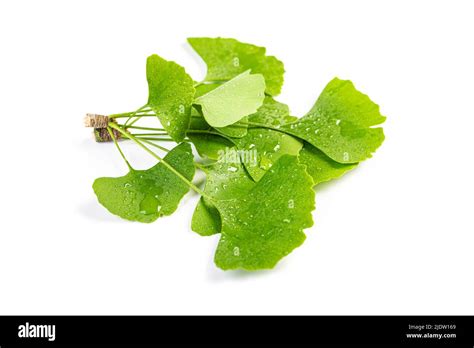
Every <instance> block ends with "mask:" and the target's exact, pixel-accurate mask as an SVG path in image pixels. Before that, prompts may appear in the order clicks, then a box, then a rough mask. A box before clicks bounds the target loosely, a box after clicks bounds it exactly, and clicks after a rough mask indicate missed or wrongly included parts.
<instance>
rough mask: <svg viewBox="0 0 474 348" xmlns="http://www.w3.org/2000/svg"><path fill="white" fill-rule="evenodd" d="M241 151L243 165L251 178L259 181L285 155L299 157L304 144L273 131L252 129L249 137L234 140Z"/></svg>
mask: <svg viewBox="0 0 474 348" xmlns="http://www.w3.org/2000/svg"><path fill="white" fill-rule="evenodd" d="M234 143H235V144H237V147H238V148H239V149H241V150H245V152H244V153H242V158H243V161H242V162H243V164H244V165H245V168H246V169H247V171H248V173H249V174H250V176H251V177H252V178H253V179H254V180H255V181H259V180H260V179H261V177H262V176H263V175H264V174H265V173H266V172H267V170H269V169H270V168H271V167H272V166H273V164H274V163H275V162H276V161H277V160H278V159H279V158H280V157H281V156H283V155H293V156H297V155H298V153H299V152H300V150H301V148H302V147H303V143H302V142H301V141H300V140H298V139H297V138H295V137H293V136H291V135H288V134H284V133H280V132H276V131H274V130H271V129H264V128H252V129H249V130H248V132H247V135H245V136H244V137H242V138H240V139H234Z"/></svg>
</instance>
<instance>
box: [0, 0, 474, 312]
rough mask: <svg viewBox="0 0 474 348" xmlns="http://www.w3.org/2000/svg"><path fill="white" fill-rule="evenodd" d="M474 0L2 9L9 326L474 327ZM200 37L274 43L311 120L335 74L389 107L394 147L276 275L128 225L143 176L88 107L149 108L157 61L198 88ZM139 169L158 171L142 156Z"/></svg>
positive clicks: (331, 195) (180, 232) (187, 213)
mask: <svg viewBox="0 0 474 348" xmlns="http://www.w3.org/2000/svg"><path fill="white" fill-rule="evenodd" d="M473 14H474V3H473V2H469V1H444V2H440V1H319V2H317V1H274V0H272V1H255V0H252V1H242V0H241V1H234V2H231V1H228V2H224V1H208V0H200V1H177V0H172V1H85V0H81V1H1V3H0V33H1V34H0V35H1V40H0V113H1V118H2V123H1V126H2V128H1V135H0V143H1V144H0V149H1V150H0V151H1V154H2V158H1V159H2V161H1V163H2V164H1V171H0V179H1V180H0V183H1V190H0V204H1V209H0V214H1V219H0V314H474V297H473V294H474V272H473V265H474V235H473V234H474V228H473V220H472V219H473V206H474V204H473V197H474V187H473V183H472V182H473V179H474V176H473V164H472V163H473V161H474V155H473V150H474V146H473V145H474V144H473V142H474V140H473V138H474V135H473V134H474V107H473V100H474V68H473V64H474V50H473V49H474V45H473V36H472V35H473V33H474V21H473ZM188 36H212V37H215V36H223V37H234V38H237V39H239V40H241V41H244V42H250V43H254V44H257V45H261V46H265V47H267V49H268V53H269V54H273V55H276V56H277V57H279V58H280V59H281V60H282V61H283V62H284V63H285V68H286V75H285V85H284V88H283V93H282V95H281V97H280V98H279V100H281V101H283V102H286V103H288V104H289V105H290V107H291V110H292V112H293V114H296V115H302V114H304V113H305V112H306V111H307V110H308V109H309V108H310V107H311V106H312V104H313V102H314V101H315V99H316V98H317V96H318V94H319V92H320V91H321V90H322V89H323V87H324V86H325V84H326V83H327V82H328V81H329V80H330V79H332V78H333V77H334V76H338V77H340V78H344V79H351V80H352V81H353V82H354V83H355V85H356V87H357V88H359V89H360V90H362V91H364V92H365V93H367V94H369V95H370V97H371V98H372V99H373V100H374V101H376V102H377V103H379V104H380V106H381V110H382V113H383V114H384V115H386V116H387V117H388V118H387V122H386V123H385V124H384V129H385V134H386V141H385V143H384V144H383V145H382V147H381V148H380V149H379V150H378V151H377V153H376V154H375V156H374V157H373V158H372V159H370V160H368V161H366V162H364V163H363V164H362V165H360V167H359V168H358V169H357V170H355V171H353V172H351V173H350V174H348V175H346V176H345V177H344V178H343V179H341V180H338V181H334V182H333V183H331V184H330V185H324V186H322V187H321V188H320V189H318V191H317V209H316V211H315V212H314V220H315V225H314V227H313V228H311V229H308V230H307V231H306V232H307V236H308V238H307V240H306V242H305V243H304V244H303V246H302V247H300V248H298V249H296V250H295V251H294V252H293V253H292V254H291V255H290V256H288V257H287V258H285V259H283V261H282V262H281V263H280V264H279V265H278V266H277V267H276V268H275V269H274V270H271V271H262V272H257V273H245V272H223V271H221V270H219V269H217V268H216V267H215V265H214V264H213V261H212V259H213V252H214V249H215V246H216V243H217V240H218V237H217V236H214V237H208V238H204V237H200V236H198V235H197V234H195V233H193V232H192V231H191V230H190V227H189V225H190V219H191V216H192V211H193V209H194V206H195V203H196V201H197V198H198V197H197V196H196V195H193V194H189V195H188V196H186V198H185V199H184V200H183V201H182V203H181V205H180V207H179V209H178V211H177V212H176V213H175V214H174V215H173V216H171V217H166V218H163V219H160V220H158V221H156V222H155V223H153V224H139V223H131V222H127V221H124V220H120V219H119V218H117V217H115V216H113V215H111V214H109V213H108V212H107V211H106V210H105V209H104V208H103V207H102V206H100V205H99V204H98V203H97V201H96V198H95V196H94V193H93V191H92V189H91V184H92V182H93V180H94V178H96V177H99V176H119V175H123V174H125V172H126V167H125V166H124V165H123V162H122V160H121V159H120V157H119V155H118V153H117V152H116V150H115V149H114V148H113V145H111V144H97V143H95V142H94V141H93V140H92V138H91V135H90V130H89V129H85V128H83V126H82V118H83V116H84V114H85V113H86V112H96V113H106V114H107V113H115V112H124V111H129V110H133V109H135V108H137V107H139V106H141V105H143V104H144V103H145V102H146V98H147V86H146V80H145V59H146V57H147V55H149V54H152V53H157V54H159V55H161V56H163V57H165V58H166V59H170V60H174V61H176V62H178V63H180V64H182V65H183V66H185V67H186V69H187V71H188V73H190V74H191V75H192V76H193V77H194V79H196V80H200V79H202V78H203V77H204V75H205V66H204V64H203V63H202V62H201V61H200V60H199V59H198V57H197V56H196V55H195V54H194V53H192V51H191V49H190V48H189V47H188V46H187V44H186V38H187V37H188ZM124 147H125V151H126V152H127V154H128V155H129V157H130V160H131V161H132V162H133V163H135V164H136V166H137V167H146V166H148V165H151V164H152V163H153V160H152V159H151V158H148V157H147V155H146V154H143V153H142V152H140V151H138V150H136V149H135V147H134V146H133V144H124Z"/></svg>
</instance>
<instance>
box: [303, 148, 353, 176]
mask: <svg viewBox="0 0 474 348" xmlns="http://www.w3.org/2000/svg"><path fill="white" fill-rule="evenodd" d="M298 160H299V162H300V163H301V164H304V165H305V166H306V172H308V174H309V175H311V177H312V178H313V181H314V184H315V185H317V184H320V183H322V182H325V181H330V180H332V179H336V178H339V177H341V176H343V175H344V174H345V173H347V172H348V171H350V170H352V169H354V168H355V167H357V163H338V162H336V161H333V160H332V159H330V158H329V157H328V156H326V155H325V154H324V153H323V152H322V151H320V150H318V149H317V148H315V147H314V146H312V145H311V144H308V143H305V144H304V147H303V148H302V149H301V151H300V152H299V155H298Z"/></svg>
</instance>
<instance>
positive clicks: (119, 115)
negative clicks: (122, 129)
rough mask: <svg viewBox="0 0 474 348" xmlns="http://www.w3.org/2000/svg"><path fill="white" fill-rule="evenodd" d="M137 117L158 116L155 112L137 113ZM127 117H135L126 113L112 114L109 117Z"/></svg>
mask: <svg viewBox="0 0 474 348" xmlns="http://www.w3.org/2000/svg"><path fill="white" fill-rule="evenodd" d="M135 115H136V117H151V116H153V117H156V115H155V114H135ZM125 117H133V116H130V115H125V114H117V115H110V116H109V118H112V119H113V118H125Z"/></svg>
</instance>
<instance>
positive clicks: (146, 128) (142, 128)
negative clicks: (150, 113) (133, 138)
mask: <svg viewBox="0 0 474 348" xmlns="http://www.w3.org/2000/svg"><path fill="white" fill-rule="evenodd" d="M125 128H127V129H128V128H132V129H140V130H152V131H164V132H166V129H164V128H151V127H139V126H131V125H128V126H127V127H125Z"/></svg>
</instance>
